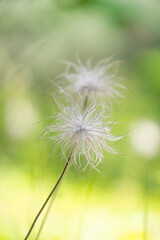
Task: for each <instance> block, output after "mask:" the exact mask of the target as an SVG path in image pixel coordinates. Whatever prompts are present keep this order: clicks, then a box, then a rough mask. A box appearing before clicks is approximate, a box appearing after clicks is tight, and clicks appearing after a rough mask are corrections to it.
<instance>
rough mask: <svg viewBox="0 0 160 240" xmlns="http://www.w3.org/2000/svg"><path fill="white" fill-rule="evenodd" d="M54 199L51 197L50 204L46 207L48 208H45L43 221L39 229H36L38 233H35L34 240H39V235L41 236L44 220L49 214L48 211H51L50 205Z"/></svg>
mask: <svg viewBox="0 0 160 240" xmlns="http://www.w3.org/2000/svg"><path fill="white" fill-rule="evenodd" d="M54 199H55V198H54V197H52V200H51V202H50V204H49V206H48V208H47V211H46V213H45V215H44V217H43V219H42V222H41V225H40V227H39V229H38V232H37V235H36V238H35V240H38V239H39V236H40V234H41V232H42V229H43V227H44V224H45V222H46V219H47V217H48V214H49V212H50V209H51V207H52V204H53V201H54Z"/></svg>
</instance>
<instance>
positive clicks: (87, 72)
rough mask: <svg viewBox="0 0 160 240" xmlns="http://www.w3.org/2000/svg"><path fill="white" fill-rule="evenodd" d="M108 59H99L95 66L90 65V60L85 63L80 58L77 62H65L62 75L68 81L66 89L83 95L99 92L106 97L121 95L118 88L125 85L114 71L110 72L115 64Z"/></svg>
mask: <svg viewBox="0 0 160 240" xmlns="http://www.w3.org/2000/svg"><path fill="white" fill-rule="evenodd" d="M108 61H109V60H103V61H100V62H98V64H96V65H95V66H91V61H90V60H88V61H87V62H86V64H83V63H82V62H81V61H80V59H78V60H77V63H73V62H67V71H66V73H65V74H64V75H63V76H64V78H65V79H66V80H67V81H68V82H69V86H68V87H67V90H71V91H72V92H78V93H83V94H85V95H90V94H94V95H95V94H99V95H101V96H105V97H108V98H115V97H122V96H123V95H122V94H121V93H120V90H121V89H122V88H125V87H124V86H123V85H122V84H121V83H120V79H118V77H117V76H116V72H114V73H110V70H111V68H112V67H113V65H116V64H115V63H108Z"/></svg>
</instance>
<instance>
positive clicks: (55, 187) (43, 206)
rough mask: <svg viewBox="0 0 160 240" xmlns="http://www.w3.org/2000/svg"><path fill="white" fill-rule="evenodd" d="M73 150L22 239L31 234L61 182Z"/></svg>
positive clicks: (25, 239)
mask: <svg viewBox="0 0 160 240" xmlns="http://www.w3.org/2000/svg"><path fill="white" fill-rule="evenodd" d="M73 150H74V148H73V149H72V151H71V154H70V156H69V158H68V160H67V163H66V165H65V167H64V169H63V171H62V173H61V175H60V177H59V179H58V181H57V182H56V184H55V185H54V187H53V189H52V191H51V192H50V194H49V195H48V197H47V198H46V200H45V202H44V203H43V205H42V207H41V208H40V210H39V212H38V213H37V215H36V217H35V219H34V221H33V223H32V225H31V227H30V229H29V231H28V233H27V235H26V237H25V238H24V240H27V239H28V237H29V236H30V234H31V232H32V230H33V228H34V225H35V223H36V222H37V220H38V218H39V216H40V214H41V213H42V211H43V209H44V208H45V206H46V204H47V203H48V201H49V199H50V198H51V197H52V195H53V193H54V192H55V191H56V189H57V187H58V186H59V184H60V183H61V180H62V179H63V176H64V174H65V172H66V170H67V168H68V166H69V163H70V160H71V157H72V153H73Z"/></svg>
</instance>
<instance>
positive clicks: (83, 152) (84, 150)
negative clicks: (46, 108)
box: [42, 103, 122, 169]
mask: <svg viewBox="0 0 160 240" xmlns="http://www.w3.org/2000/svg"><path fill="white" fill-rule="evenodd" d="M61 108H62V109H61V112H60V113H58V114H57V116H56V119H55V121H54V123H53V124H52V125H50V126H49V127H47V128H45V129H44V131H43V133H42V136H43V137H44V136H45V137H47V138H49V139H50V140H52V141H53V142H54V143H57V144H58V145H60V146H61V148H62V151H63V153H64V155H65V152H66V151H67V149H74V150H73V154H72V158H73V160H74V161H73V163H74V165H75V167H77V168H78V169H79V168H81V166H82V165H84V164H82V165H81V163H82V158H83V156H84V157H85V159H86V164H85V167H83V169H85V168H86V167H87V166H88V165H90V166H91V167H93V168H96V166H97V165H98V164H99V163H101V162H102V160H103V150H106V151H108V152H110V153H113V154H117V152H116V151H115V150H114V149H113V148H112V147H110V146H109V145H108V143H109V142H110V141H115V140H118V139H120V138H122V137H115V136H113V135H112V134H111V133H110V131H111V124H110V123H108V124H107V123H105V119H106V118H107V117H108V115H107V114H105V112H104V111H103V110H100V111H97V108H96V106H95V104H91V105H90V106H89V107H88V108H86V110H85V111H83V110H82V109H83V108H81V107H79V105H78V104H76V103H72V106H70V107H64V106H61ZM107 125H108V126H107Z"/></svg>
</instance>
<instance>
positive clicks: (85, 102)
mask: <svg viewBox="0 0 160 240" xmlns="http://www.w3.org/2000/svg"><path fill="white" fill-rule="evenodd" d="M87 104H88V96H87V95H86V96H85V99H84V105H83V111H85V109H86V107H87Z"/></svg>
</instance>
